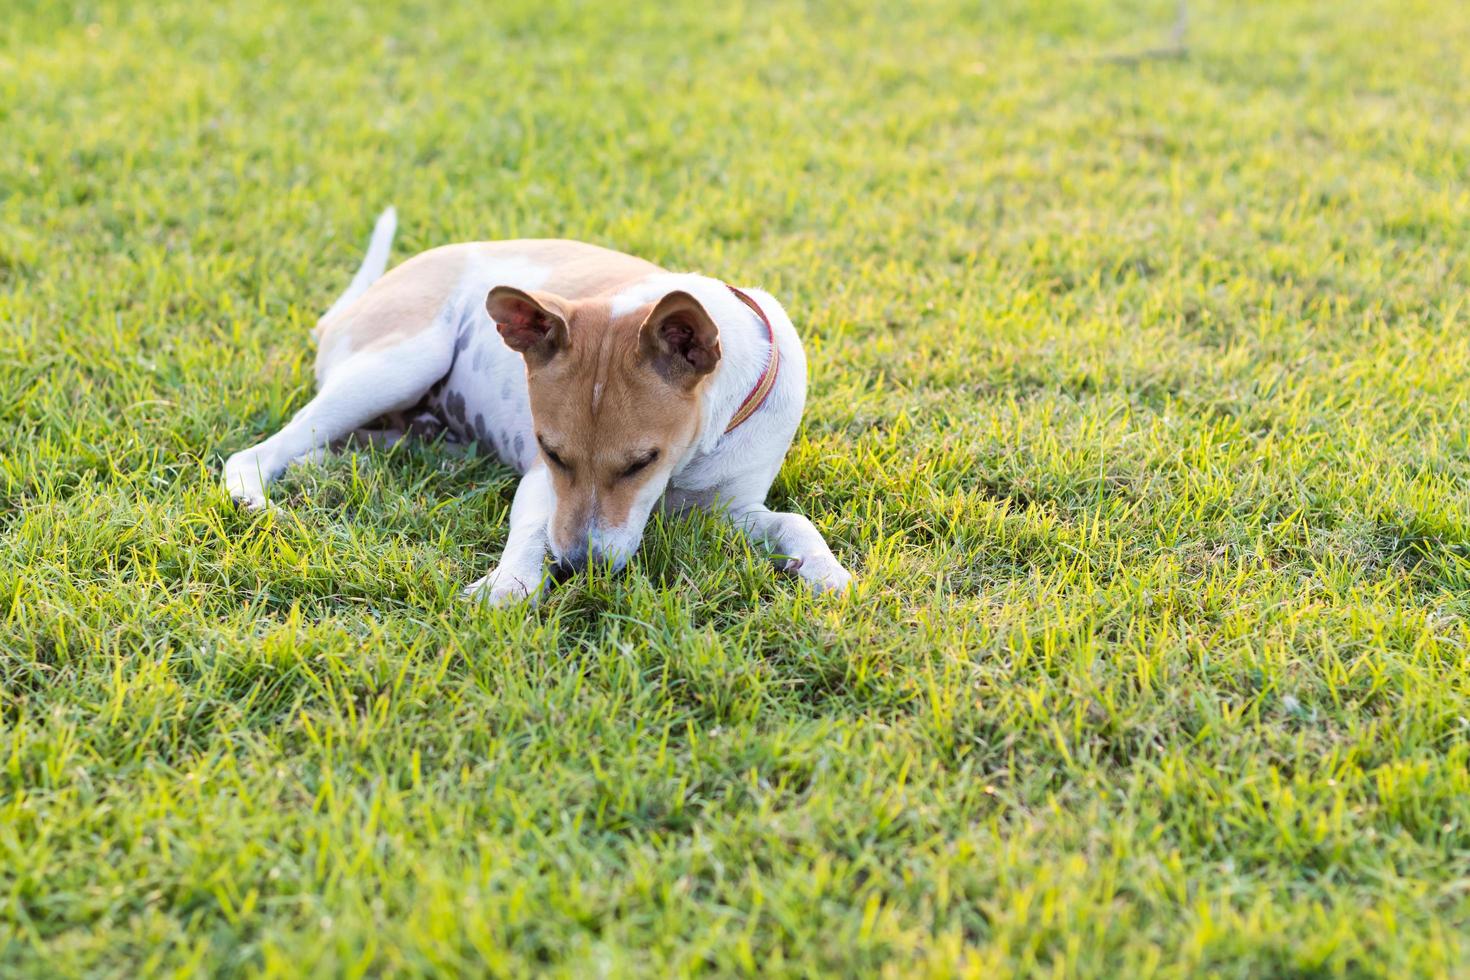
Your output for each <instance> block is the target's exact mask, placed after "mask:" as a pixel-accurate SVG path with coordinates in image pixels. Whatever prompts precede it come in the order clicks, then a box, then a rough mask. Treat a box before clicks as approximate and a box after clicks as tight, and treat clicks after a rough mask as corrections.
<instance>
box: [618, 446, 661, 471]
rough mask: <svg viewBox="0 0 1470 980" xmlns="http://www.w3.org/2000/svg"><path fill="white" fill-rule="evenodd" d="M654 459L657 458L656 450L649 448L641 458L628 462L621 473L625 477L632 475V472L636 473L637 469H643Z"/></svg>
mask: <svg viewBox="0 0 1470 980" xmlns="http://www.w3.org/2000/svg"><path fill="white" fill-rule="evenodd" d="M656 459H658V450H657V449H653V450H650V451H649V452H648V453H647V454H645V455H644V457H643V458H642V459H639V460H635V461H633V462H632V463H629V464H628V466H627V468H626V469H624V470H623V472H622V474H621V475H622V476H625V477H626V476H632V475H633V474H634V473H637V472H638V471H639V470H641V469H643V468H644V467H646V466H647V465H648V464H649V463H652V462H653V461H654V460H656Z"/></svg>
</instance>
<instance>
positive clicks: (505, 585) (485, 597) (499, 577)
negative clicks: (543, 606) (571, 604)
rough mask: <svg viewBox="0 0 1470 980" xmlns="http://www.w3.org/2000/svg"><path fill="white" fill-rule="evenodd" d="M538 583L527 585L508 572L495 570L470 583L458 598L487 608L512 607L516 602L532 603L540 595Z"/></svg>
mask: <svg viewBox="0 0 1470 980" xmlns="http://www.w3.org/2000/svg"><path fill="white" fill-rule="evenodd" d="M540 593H541V589H540V587H539V583H537V584H532V585H528V584H526V582H525V581H523V580H522V579H520V578H518V577H517V576H515V575H512V574H510V573H509V572H506V571H502V570H501V569H499V568H497V569H495V570H494V571H492V572H491V573H490V574H489V575H486V576H485V577H484V578H482V579H480V580H479V581H477V582H471V583H470V584H469V585H468V586H466V587H465V590H464V591H463V592H461V593H460V594H459V595H460V598H461V599H467V600H469V601H472V602H481V603H484V604H485V605H487V606H512V605H515V604H516V603H518V602H534V601H535V600H536V598H537V597H538V596H539V595H540Z"/></svg>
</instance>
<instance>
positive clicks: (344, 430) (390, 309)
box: [224, 208, 852, 605]
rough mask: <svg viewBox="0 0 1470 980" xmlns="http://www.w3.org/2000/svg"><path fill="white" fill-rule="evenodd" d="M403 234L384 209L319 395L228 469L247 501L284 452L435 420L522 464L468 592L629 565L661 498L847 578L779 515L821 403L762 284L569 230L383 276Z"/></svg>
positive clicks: (383, 435) (423, 261)
mask: <svg viewBox="0 0 1470 980" xmlns="http://www.w3.org/2000/svg"><path fill="white" fill-rule="evenodd" d="M396 228H397V218H396V215H395V213H394V210H393V209H392V208H389V209H388V210H386V211H385V212H383V214H382V216H381V217H379V219H378V221H377V224H376V225H375V227H374V229H373V233H372V237H371V239H370V240H369V243H368V250H367V255H366V256H365V257H364V258H363V261H362V265H361V267H360V268H359V269H358V271H357V274H356V275H355V276H353V278H352V282H351V284H350V285H349V286H348V287H347V291H346V292H345V293H343V294H342V296H341V298H340V299H338V300H337V302H335V303H334V304H333V305H332V306H331V307H330V308H329V309H328V310H327V312H326V314H325V315H324V316H322V318H321V319H320V320H319V321H318V323H317V327H316V330H314V331H313V333H314V335H315V337H316V339H317V343H318V348H317V358H316V381H317V393H316V397H314V398H313V399H312V400H311V401H310V402H309V403H308V404H307V405H306V406H305V407H304V408H302V409H301V411H299V412H297V413H296V415H295V416H294V417H292V419H291V421H290V422H288V423H287V424H286V426H285V427H284V428H283V429H281V430H280V431H279V432H277V433H276V434H275V435H273V436H271V437H270V438H269V439H266V440H265V441H264V442H261V443H259V444H258V445H255V446H252V447H251V448H249V449H245V450H242V451H240V452H238V453H235V454H234V455H233V456H231V457H230V458H229V459H228V460H226V461H225V466H224V483H225V487H226V489H227V490H228V491H229V493H230V495H231V496H232V497H233V498H234V499H235V500H236V501H238V502H239V503H241V504H243V505H244V506H245V507H247V508H252V509H254V508H261V507H265V506H267V505H268V503H267V498H266V488H267V486H268V485H269V484H270V482H271V481H272V480H273V479H275V478H276V477H278V476H279V475H280V474H281V473H282V472H283V471H284V470H285V469H286V468H287V467H288V466H289V465H291V464H292V463H295V462H297V461H300V460H304V459H316V458H321V456H322V455H323V454H325V453H326V452H327V451H328V449H329V448H331V447H333V446H338V445H341V444H343V443H345V442H347V441H349V440H351V439H357V440H359V441H363V442H368V443H370V444H374V445H391V444H393V443H394V442H396V441H397V440H399V439H402V438H404V437H405V436H408V435H411V434H428V433H439V434H441V435H442V436H443V437H444V438H445V439H449V440H458V441H463V442H474V443H478V444H479V445H480V446H481V447H483V448H484V449H485V450H487V451H489V452H493V453H494V454H495V455H496V456H498V457H499V458H500V459H501V460H502V461H503V462H504V463H505V464H506V465H508V466H510V467H512V468H513V469H514V470H515V471H516V472H517V473H518V474H520V477H521V479H520V483H519V484H518V485H517V487H516V491H515V498H514V500H513V502H512V504H511V509H510V533H509V535H508V537H507V540H506V544H505V550H504V552H503V553H502V554H501V556H500V562H499V564H498V565H496V566H495V568H494V569H493V570H492V571H491V572H490V573H489V574H487V575H486V576H484V577H483V578H481V579H479V580H478V581H476V582H474V583H473V584H471V585H470V586H469V587H468V588H467V589H466V590H465V594H466V596H467V597H470V598H475V599H479V600H481V601H484V602H487V603H490V604H493V605H503V604H508V603H514V602H520V601H527V600H530V601H534V600H535V599H537V598H538V597H540V596H541V595H542V594H544V592H545V590H546V589H547V588H548V587H549V585H550V583H551V582H552V581H553V579H554V578H555V577H556V576H557V575H558V574H561V575H565V574H570V573H575V572H577V571H580V570H581V569H583V568H585V567H586V566H587V565H588V564H589V563H594V562H595V563H598V564H599V565H602V566H608V567H611V568H612V569H614V570H617V569H621V568H622V567H623V566H624V565H625V564H626V563H627V561H628V559H629V557H630V556H631V555H632V554H633V553H634V551H635V550H636V549H637V547H638V545H639V543H640V542H641V540H642V537H643V530H644V527H645V525H646V524H647V522H648V519H649V516H650V514H651V513H652V512H653V510H654V509H655V507H658V508H660V509H661V510H662V511H664V512H667V513H675V514H677V513H681V512H685V511H688V510H690V509H696V508H698V509H704V510H707V511H711V512H714V513H718V514H721V515H723V516H724V517H726V518H727V519H728V520H729V521H730V522H731V523H732V524H733V526H734V527H735V528H737V529H738V530H739V531H741V532H743V533H744V534H745V535H746V536H747V537H748V538H750V539H751V540H754V541H757V542H759V543H762V544H764V545H766V546H768V547H770V548H771V549H773V551H774V552H775V553H776V554H777V555H779V556H780V560H781V562H782V564H783V567H784V568H785V569H787V570H789V571H794V572H795V573H796V574H797V575H799V576H800V577H801V578H802V579H804V580H805V581H806V582H808V583H809V584H810V585H811V586H812V587H813V588H814V589H815V590H817V591H819V592H842V591H846V590H847V589H849V588H850V587H851V584H852V576H851V575H850V574H849V573H848V572H847V570H846V569H845V568H843V567H842V565H841V564H840V563H839V562H838V560H837V559H836V557H834V556H833V554H832V549H831V548H829V547H828V545H827V542H826V541H825V540H823V538H822V535H821V533H820V532H819V531H818V530H817V529H816V528H815V527H814V526H813V525H812V522H811V521H809V520H807V519H806V518H805V517H803V516H801V515H800V514H787V513H777V512H774V511H771V510H769V509H767V507H766V506H765V498H766V494H767V492H768V491H769V489H770V486H771V482H772V481H773V480H774V479H775V477H776V473H777V471H778V470H779V469H780V467H781V462H782V459H783V458H784V457H785V455H786V451H787V449H788V448H789V447H790V445H791V440H792V437H793V436H794V435H795V433H796V427H797V424H798V423H799V422H800V420H801V413H802V408H803V406H804V404H805V401H806V357H805V354H804V353H803V351H802V347H801V341H800V339H799V338H798V337H797V334H796V330H795V328H794V327H792V325H791V320H790V318H789V317H788V316H787V315H786V311H785V310H784V309H783V308H782V307H781V304H780V303H778V302H776V300H775V298H774V297H772V296H771V295H770V294H769V293H766V292H763V291H761V290H759V289H737V288H736V287H733V286H730V285H727V284H725V283H724V282H722V281H720V280H718V279H710V278H707V277H705V276H700V275H691V274H680V273H672V272H668V271H666V270H664V269H662V268H660V267H658V266H656V265H654V264H653V263H651V262H647V261H644V260H643V259H640V258H635V257H634V256H631V255H626V254H623V253H621V252H615V251H612V250H610V249H606V248H601V247H599V246H596V245H588V244H585V243H582V242H576V241H568V240H560V239H525V240H517V241H494V242H476V243H466V244H458V245H446V246H443V247H440V248H435V249H430V250H429V251H427V252H422V253H420V254H418V255H416V256H414V257H413V258H411V259H408V260H407V261H405V262H403V263H402V264H400V265H398V266H397V267H395V268H394V269H393V270H392V271H391V272H388V273H387V274H386V275H385V274H384V271H385V270H386V269H387V265H388V254H389V249H390V247H391V245H392V241H393V235H394V232H395V230H396ZM548 557H550V558H551V559H552V561H553V564H552V567H551V568H550V569H548V568H547V558H548Z"/></svg>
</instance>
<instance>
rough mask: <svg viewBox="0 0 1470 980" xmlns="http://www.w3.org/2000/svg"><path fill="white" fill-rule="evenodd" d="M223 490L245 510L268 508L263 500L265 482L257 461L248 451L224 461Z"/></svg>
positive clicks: (267, 503)
mask: <svg viewBox="0 0 1470 980" xmlns="http://www.w3.org/2000/svg"><path fill="white" fill-rule="evenodd" d="M225 489H226V490H227V491H229V494H230V498H231V499H232V500H234V501H235V503H237V504H239V505H240V506H241V507H243V508H245V509H246V510H265V509H266V508H267V507H269V506H270V502H269V501H267V500H266V499H265V480H264V479H263V477H262V475H261V471H260V464H259V460H258V459H257V458H256V456H255V454H254V453H252V452H251V451H250V450H248V449H247V450H244V451H243V452H238V453H236V454H235V455H233V456H231V457H230V458H229V459H227V460H225Z"/></svg>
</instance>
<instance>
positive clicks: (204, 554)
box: [0, 0, 1470, 977]
mask: <svg viewBox="0 0 1470 980" xmlns="http://www.w3.org/2000/svg"><path fill="white" fill-rule="evenodd" d="M1174 6H1175V5H1174V3H1173V0H1130V2H1122V3H1110V4H1102V3H1090V2H1084V0H1063V2H1059V3H1048V4H1040V3H1038V4H1036V5H1035V6H1024V5H1021V4H1018V3H1015V2H1000V3H990V4H979V3H973V2H971V3H960V2H950V0H933V2H929V0H925V2H923V3H921V4H920V5H918V6H913V5H909V4H898V3H893V4H883V5H872V4H866V3H855V2H846V3H843V2H830V3H829V2H816V0H814V2H811V3H805V4H746V3H739V2H737V3H734V4H718V5H716V4H710V5H708V6H705V7H699V6H696V5H659V6H658V7H657V8H656V7H655V6H654V5H645V4H641V3H636V2H624V0H604V2H599V3H596V4H593V3H565V2H561V0H542V2H519V0H518V2H514V3H497V4H493V5H486V4H450V3H447V2H444V3H440V2H429V0H407V2H402V3H393V4H390V3H381V4H357V5H345V4H329V3H309V4H298V3H285V2H274V0H273V2H269V3H261V2H252V3H243V2H240V3H235V2H230V3H224V4H214V3H207V2H192V3H180V2H172V0H170V2H159V3H149V4H141V3H129V4H122V3H98V2H90V0H75V2H65V3H62V2H56V0H18V2H17V0H12V3H11V4H10V5H9V6H8V7H7V9H6V13H5V15H4V17H3V19H0V423H3V424H0V974H4V975H22V974H27V975H41V974H46V975H68V974H104V975H118V976H133V975H137V974H139V973H145V974H152V973H155V972H165V971H182V972H186V973H190V972H201V973H210V974H221V973H223V974H230V973H257V972H263V973H268V974H294V973H328V974H344V975H361V974H363V973H368V974H399V973H407V974H419V973H443V974H453V973H456V972H460V971H464V972H481V971H484V972H492V973H522V972H527V971H532V970H541V969H549V970H552V971H554V972H560V973H566V974H575V975H585V974H589V973H607V974H612V975H622V974H627V973H646V974H667V973H675V974H677V973H688V972H704V971H711V972H716V973H767V972H769V973H789V974H811V973H818V972H831V973H848V972H869V971H872V972H879V971H882V972H885V973H887V974H888V975H890V976H894V977H899V976H913V975H923V974H934V975H939V976H944V975H949V974H951V973H955V972H970V973H972V974H974V975H979V976H989V975H994V974H997V973H1002V974H1003V973H1010V972H1022V973H1032V974H1035V973H1044V974H1056V975H1069V976H1070V975H1092V976H1096V975H1114V976H1130V977H1132V976H1148V975H1153V974H1159V975H1167V976H1182V975H1190V974H1197V973H1219V974H1222V975H1231V976H1247V975H1249V976H1263V975H1270V976H1275V975H1337V974H1349V975H1397V976H1402V975H1405V974H1408V973H1413V974H1441V975H1452V974H1460V975H1464V974H1465V973H1466V972H1467V971H1470V940H1467V938H1466V937H1467V932H1466V930H1467V929H1470V660H1467V645H1470V621H1467V616H1470V490H1467V486H1470V331H1467V324H1470V308H1467V306H1466V305H1465V302H1464V300H1465V294H1466V288H1467V284H1470V190H1467V184H1466V175H1467V173H1470V8H1467V7H1466V6H1464V5H1461V4H1452V3H1448V2H1446V3H1439V4H1433V3H1404V2H1399V0H1373V2H1363V3H1353V4H1326V3H1321V4H1309V3H1295V2H1293V3H1250V4H1240V3H1230V2H1225V0H1215V2H1193V3H1191V9H1190V21H1189V35H1188V42H1189V46H1190V47H1189V52H1188V56H1187V57H1186V58H1182V59H1155V58H1149V59H1144V60H1133V61H1129V60H1122V59H1118V58H1115V57H1113V56H1115V55H1127V54H1129V53H1131V52H1138V51H1143V50H1147V49H1151V48H1157V47H1159V46H1160V45H1161V44H1164V43H1166V42H1167V38H1168V32H1169V28H1170V25H1171V23H1172V22H1173V18H1174ZM389 203H393V204H396V205H397V206H398V208H399V211H400V214H401V216H402V231H401V234H400V238H399V241H398V244H397V247H396V249H395V257H397V258H402V257H404V256H406V255H409V254H412V253H413V252H416V251H418V250H420V249H423V248H427V247H429V246H433V245H438V244H442V243H445V242H450V241H457V240H465V239H476V238H501V237H512V236H548V235H557V236H570V237H577V238H582V239H586V240H590V241H594V242H599V243H604V244H608V245H612V246H615V247H618V248H621V249H624V250H626V251H629V252H633V253H636V254H639V255H643V256H646V257H648V258H651V259H653V260H655V261H658V262H661V263H665V264H667V265H670V266H672V267H676V268H685V269H696V270H700V271H705V272H709V273H711V274H714V275H718V276H721V277H723V278H726V279H728V280H730V281H732V282H736V283H741V284H751V285H761V286H765V287H767V288H769V289H771V290H772V291H773V292H775V293H777V294H778V295H780V296H781V297H782V298H783V300H784V301H785V303H786V305H787V307H788V309H789V310H790V311H791V312H792V315H793V318H794V319H795V320H796V321H797V323H798V325H799V328H800V329H801V330H802V331H803V333H804V335H805V337H806V339H807V350H808V354H809V357H810V360H811V365H812V370H811V381H812V396H811V399H810V402H809V405H808V410H807V416H806V421H805V424H804V427H803V429H802V431H801V433H800V434H799V436H798V438H797V441H796V444H795V445H794V447H793V448H792V451H791V453H790V456H789V458H788V461H787V464H786V467H785V469H784V470H783V471H782V473H781V476H780V478H779V480H778V482H777V486H776V488H775V489H774V491H773V500H774V502H775V503H776V504H778V505H779V506H781V507H784V508H791V509H797V510H800V511H802V512H803V513H806V514H808V515H810V516H811V517H812V519H813V520H814V521H815V522H816V523H817V524H818V526H819V527H821V528H822V530H823V531H824V533H825V534H826V535H827V536H828V537H829V540H831V541H832V542H833V545H834V548H835V549H836V551H837V552H838V554H839V556H840V557H841V558H842V559H843V560H844V562H846V563H847V564H848V565H849V566H850V567H851V568H852V570H853V571H854V572H855V574H857V575H858V576H859V578H860V581H861V587H860V589H859V591H858V592H857V594H856V595H855V596H853V597H851V598H850V599H849V600H847V601H845V602H836V601H823V600H816V599H813V598H812V597H811V596H810V595H809V594H807V593H805V592H804V591H803V590H802V589H801V588H800V587H799V585H798V583H796V582H794V581H793V580H791V579H788V578H783V577H781V576H779V575H777V574H776V573H774V572H773V571H772V570H771V569H770V567H769V566H768V564H767V563H766V562H765V561H764V560H763V559H762V557H761V556H760V555H758V554H754V553H752V552H751V551H750V550H749V549H747V548H746V547H745V546H744V545H743V544H741V543H740V542H739V541H738V540H737V539H736V538H735V537H734V536H733V535H732V534H731V533H730V532H728V531H727V530H725V529H723V528H721V527H720V526H718V525H717V524H713V523H709V522H705V523H700V522H698V521H687V522H681V523H670V524H665V525H659V526H655V527H654V528H652V529H651V530H650V534H649V537H648V539H647V540H646V541H645V544H644V547H643V550H642V552H641V553H640V555H639V556H638V557H637V558H636V559H635V560H634V562H633V563H632V565H631V567H630V568H629V570H628V572H627V573H626V574H624V575H622V576H621V577H618V578H614V579H611V580H603V579H596V580H587V579H583V580H581V581H574V582H572V583H569V584H568V585H567V586H565V587H563V588H561V589H560V590H558V591H557V592H556V593H555V595H554V597H552V598H551V599H550V600H549V601H548V602H547V603H545V605H544V606H543V607H542V608H540V609H538V610H536V611H534V612H531V613H526V612H524V611H519V610H511V611H490V610H484V609H479V608H472V607H470V606H467V605H465V604H464V603H462V602H460V601H458V600H457V599H456V593H457V591H458V590H459V588H460V587H461V586H462V585H464V584H465V583H466V582H468V581H470V580H471V579H473V578H476V577H478V576H479V575H481V574H483V573H484V571H485V570H486V569H487V568H488V567H489V566H490V564H491V563H492V561H493V559H494V556H495V555H496V554H497V553H498V551H499V548H500V546H501V544H502V542H503V540H504V537H505V533H506V516H507V515H506V512H507V507H508V503H509V499H510V493H511V490H512V487H513V481H512V478H511V474H510V473H509V472H508V471H507V470H506V469H505V468H504V467H501V466H500V465H498V464H496V463H495V462H493V461H490V460H487V459H484V458H479V459H473V458H471V459H459V458H448V457H445V456H443V455H441V454H439V453H437V452H435V451H434V450H433V448H432V447H415V448H410V449H406V450H400V451H395V452H393V453H389V454H379V455H372V454H363V455H360V456H357V457H356V458H352V457H342V458H337V459H334V460H332V461H330V462H328V463H326V464H324V465H321V466H317V467H313V468H309V469H305V470H302V471H300V472H298V473H296V474H295V475H294V476H292V477H291V478H290V479H288V480H287V481H286V483H284V484H283V485H282V492H283V498H284V500H285V502H286V504H287V510H286V512H285V513H282V514H278V515H263V516H252V515H247V514H242V513H240V512H237V511H236V510H235V509H234V508H233V507H232V506H230V504H229V503H228V501H227V500H226V498H225V496H224V495H223V493H222V492H221V491H220V490H219V489H218V487H217V482H218V470H219V462H220V460H221V458H222V455H223V454H226V453H228V452H230V451H233V450H235V449H238V448H240V447H242V446H245V445H247V444H249V443H251V442H253V441H255V440H258V439H259V438H261V437H262V436H263V435H264V434H266V433H269V432H271V431H273V430H275V429H276V428H277V427H278V426H280V425H281V424H282V422H283V421H284V420H285V419H286V418H287V417H288V416H289V415H290V413H291V412H292V411H294V410H295V409H296V408H298V407H300V406H301V405H302V404H303V403H304V402H305V401H306V400H307V398H309V397H310V393H311V371H310V359H311V356H312V355H311V351H310V347H309V343H308V335H307V331H308V329H309V327H310V326H311V324H312V323H313V321H314V320H315V317H316V316H317V314H318V313H319V312H320V311H321V310H323V309H324V308H325V307H326V305H327V304H328V303H329V302H330V301H331V299H332V298H333V297H335V295H336V294H337V293H338V292H339V291H340V290H341V289H342V288H343V286H344V285H345V283H346V281H347V279H348V278H349V276H350V274H351V272H352V270H353V269H354V268H355V265H356V263H357V261H358V259H359V257H360V255H361V250H362V248H363V245H364V241H365V236H366V234H367V231H368V229H369V227H370V225H371V221H372V218H373V216H374V215H375V214H376V213H377V212H378V210H379V209H381V208H382V207H383V206H385V205H387V204H389Z"/></svg>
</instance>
